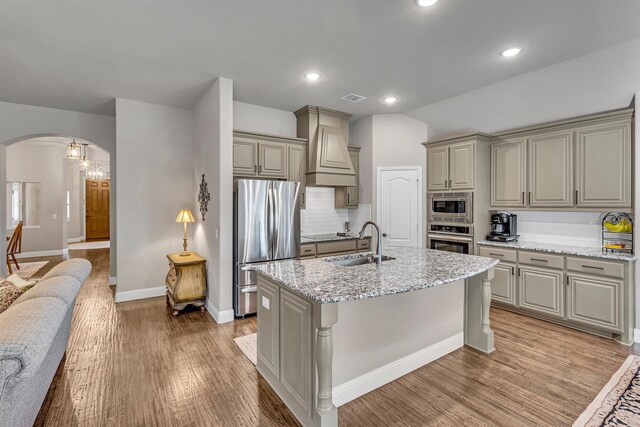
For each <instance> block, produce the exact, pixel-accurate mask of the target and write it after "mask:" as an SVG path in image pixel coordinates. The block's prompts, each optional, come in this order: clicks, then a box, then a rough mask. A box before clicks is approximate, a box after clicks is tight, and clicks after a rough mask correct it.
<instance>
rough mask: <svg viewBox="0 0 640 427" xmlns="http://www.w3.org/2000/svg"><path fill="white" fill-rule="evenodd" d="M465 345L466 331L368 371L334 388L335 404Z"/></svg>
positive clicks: (354, 397)
mask: <svg viewBox="0 0 640 427" xmlns="http://www.w3.org/2000/svg"><path fill="white" fill-rule="evenodd" d="M463 345H464V333H462V332H461V333H459V334H456V335H453V336H452V337H449V338H447V339H444V340H442V341H440V342H437V343H435V344H433V345H430V346H429V347H426V348H423V349H422V350H418V351H416V352H415V353H413V354H410V355H408V356H405V357H403V358H402V359H399V360H396V361H394V362H391V363H389V364H386V365H384V366H381V367H379V368H378V369H374V370H373V371H371V372H367V373H366V374H364V375H361V376H359V377H357V378H354V379H352V380H350V381H347V382H346V383H343V384H340V385H338V386H336V387H334V388H333V404H334V405H336V406H342V405H344V404H345V403H347V402H350V401H352V400H353V399H356V398H358V397H360V396H362V395H363V394H366V393H369V392H370V391H372V390H375V389H377V388H378V387H381V386H383V385H385V384H387V383H389V382H391V381H393V380H396V379H398V378H400V377H401V376H403V375H406V374H408V373H409V372H411V371H415V370H416V369H418V368H420V367H422V366H424V365H426V364H428V363H431V362H433V361H434V360H436V359H439V358H441V357H442V356H444V355H445V354H448V353H451V352H452V351H454V350H457V349H459V348H460V347H462V346H463Z"/></svg>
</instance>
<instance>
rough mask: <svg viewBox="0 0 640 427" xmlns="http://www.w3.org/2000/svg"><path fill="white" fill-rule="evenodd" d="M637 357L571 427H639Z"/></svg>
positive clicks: (639, 367)
mask: <svg viewBox="0 0 640 427" xmlns="http://www.w3.org/2000/svg"><path fill="white" fill-rule="evenodd" d="M639 371H640V357H638V356H629V357H627V360H625V361H624V363H623V364H622V366H621V367H620V369H618V372H616V373H615V374H614V375H613V377H611V379H610V380H609V382H608V383H607V385H605V386H604V388H603V389H602V391H601V392H600V394H598V396H597V397H596V398H595V399H594V401H593V402H591V405H589V407H588V408H587V409H586V410H585V411H584V412H583V413H582V415H580V418H578V419H577V420H576V422H575V423H574V424H573V427H596V426H598V427H599V426H640V373H639Z"/></svg>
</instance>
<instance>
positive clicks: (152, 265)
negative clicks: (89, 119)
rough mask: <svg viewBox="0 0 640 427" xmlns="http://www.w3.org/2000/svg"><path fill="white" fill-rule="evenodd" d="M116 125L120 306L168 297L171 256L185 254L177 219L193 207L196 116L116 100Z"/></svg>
mask: <svg viewBox="0 0 640 427" xmlns="http://www.w3.org/2000/svg"><path fill="white" fill-rule="evenodd" d="M116 119H117V122H116V136H117V143H118V146H119V147H120V149H119V150H118V151H117V153H116V162H117V163H118V171H117V173H118V181H119V182H122V185H121V186H120V188H119V191H118V193H117V196H116V199H117V218H118V230H117V238H118V254H117V256H118V270H117V274H118V286H117V290H116V301H122V300H126V299H133V298H138V297H140V296H154V293H156V294H160V295H163V294H164V281H165V276H166V274H167V269H168V266H167V258H166V255H167V254H169V253H172V252H180V251H181V250H182V224H178V223H175V222H174V221H175V218H176V215H177V214H178V212H179V211H180V210H181V209H185V208H187V209H192V210H193V207H194V205H193V185H194V181H193V113H192V112H191V111H188V110H181V109H177V108H169V107H163V106H159V105H153V104H146V103H142V102H137V101H129V100H125V99H116ZM112 160H113V159H112ZM112 163H113V161H112ZM190 231H191V232H192V231H193V227H192V228H191V230H190ZM150 289H151V290H150ZM129 291H134V292H133V293H129Z"/></svg>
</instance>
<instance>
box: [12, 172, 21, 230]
mask: <svg viewBox="0 0 640 427" xmlns="http://www.w3.org/2000/svg"><path fill="white" fill-rule="evenodd" d="M20 221H22V185H20V183H18V182H12V183H11V227H15V226H16V225H18V223H19V222H20Z"/></svg>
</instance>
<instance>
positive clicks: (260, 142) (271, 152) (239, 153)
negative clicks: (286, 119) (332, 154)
mask: <svg viewBox="0 0 640 427" xmlns="http://www.w3.org/2000/svg"><path fill="white" fill-rule="evenodd" d="M306 169H307V141H306V140H304V139H302V138H287V137H280V136H275V135H262V134H256V133H252V132H243V131H234V133H233V176H234V177H236V178H263V179H281V180H287V181H296V182H299V183H300V206H301V207H302V208H304V207H305V199H306V197H305V195H306V192H305V183H306Z"/></svg>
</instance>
